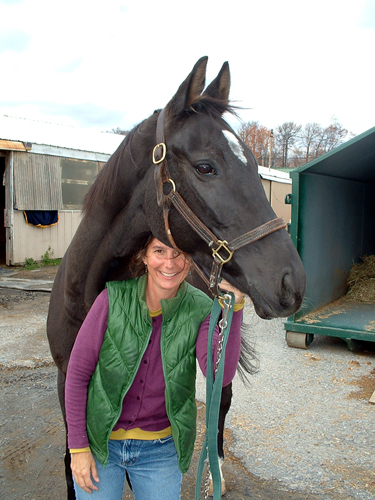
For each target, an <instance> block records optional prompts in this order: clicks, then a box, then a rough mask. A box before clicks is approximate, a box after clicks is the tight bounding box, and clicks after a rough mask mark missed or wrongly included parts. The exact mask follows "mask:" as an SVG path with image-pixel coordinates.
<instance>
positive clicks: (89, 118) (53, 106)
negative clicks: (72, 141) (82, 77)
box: [0, 100, 125, 130]
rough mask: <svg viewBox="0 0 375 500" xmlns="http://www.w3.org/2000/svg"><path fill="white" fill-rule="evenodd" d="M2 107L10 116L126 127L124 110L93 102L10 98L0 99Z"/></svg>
mask: <svg viewBox="0 0 375 500" xmlns="http://www.w3.org/2000/svg"><path fill="white" fill-rule="evenodd" d="M0 109H1V110H2V111H1V114H6V115H9V116H15V117H23V118H29V119H35V117H36V116H39V117H40V118H39V119H41V120H43V121H53V122H55V123H60V124H66V125H74V124H76V125H79V126H80V127H97V128H101V129H105V130H107V129H112V128H116V127H120V128H124V122H125V114H124V112H122V111H118V110H116V109H109V108H107V107H104V106H99V105H97V104H93V103H80V104H61V103H58V102H48V101H47V102H46V101H31V100H29V101H22V100H17V101H9V100H8V101H0ZM48 117H49V118H48ZM69 117H72V118H69ZM73 117H74V118H73Z"/></svg>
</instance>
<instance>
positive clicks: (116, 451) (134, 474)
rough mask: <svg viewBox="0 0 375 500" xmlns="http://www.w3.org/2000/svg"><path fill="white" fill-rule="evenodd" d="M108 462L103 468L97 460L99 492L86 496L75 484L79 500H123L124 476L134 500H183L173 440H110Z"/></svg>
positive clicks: (170, 438) (169, 437)
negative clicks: (181, 499)
mask: <svg viewBox="0 0 375 500" xmlns="http://www.w3.org/2000/svg"><path fill="white" fill-rule="evenodd" d="M108 447H109V460H108V464H107V466H106V467H103V466H102V465H101V464H100V462H98V460H97V459H96V458H95V462H96V466H97V469H98V475H99V483H95V481H93V482H94V484H96V486H97V487H98V491H93V492H92V493H91V494H90V493H86V492H85V491H83V489H82V488H80V487H79V486H78V485H76V484H74V488H75V491H76V497H77V500H121V499H122V496H123V491H124V485H125V474H126V472H127V473H128V475H129V478H130V482H131V485H132V489H133V493H134V498H135V500H180V496H181V481H182V475H181V472H180V469H179V467H178V458H177V452H176V448H175V445H174V441H173V438H172V436H168V437H166V438H163V439H156V440H154V441H141V440H138V439H125V440H123V441H120V440H118V441H117V440H110V441H109V445H108Z"/></svg>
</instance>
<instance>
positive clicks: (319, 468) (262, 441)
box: [0, 271, 375, 500]
mask: <svg viewBox="0 0 375 500" xmlns="http://www.w3.org/2000/svg"><path fill="white" fill-rule="evenodd" d="M22 277H26V278H31V277H32V278H34V279H35V278H37V277H38V278H43V279H45V280H48V279H53V277H54V276H53V275H52V276H50V274H48V273H46V271H44V272H36V273H33V274H31V273H30V275H26V274H23V276H22ZM48 300H49V294H47V293H45V294H43V293H41V292H37V293H35V292H30V291H19V290H18V291H16V290H3V291H2V293H1V300H0V316H1V321H0V323H1V335H0V372H1V369H2V370H6V371H3V375H5V374H6V373H7V376H6V377H5V378H3V377H2V376H1V378H2V380H3V382H5V381H6V380H7V377H8V376H9V377H12V376H13V375H12V371H13V370H15V369H16V371H17V373H23V372H19V370H22V369H25V368H26V369H30V368H41V370H42V371H41V372H40V373H42V374H43V373H44V371H43V370H45V369H46V368H47V367H48V369H52V361H51V357H50V354H49V348H48V343H47V341H46V338H45V317H46V312H47V308H48ZM245 318H246V322H247V323H248V324H249V325H250V331H251V334H250V335H251V339H252V340H253V342H254V344H255V348H256V350H257V353H258V356H259V358H260V370H259V372H258V373H257V374H256V375H254V376H252V377H251V379H250V383H249V385H248V386H244V385H243V383H242V382H241V381H240V379H238V378H236V379H235V381H234V398H233V402H232V408H231V410H230V412H229V414H228V417H227V421H226V424H227V430H226V434H225V435H226V449H227V459H228V461H227V465H226V467H229V466H230V464H233V460H234V459H237V460H239V461H240V462H241V463H242V464H243V466H244V469H243V470H242V471H241V469H239V468H236V469H233V468H232V465H231V469H228V476H229V474H231V476H229V477H231V478H232V490H231V491H230V492H229V493H228V499H230V498H233V499H235V500H239V499H241V500H243V499H245V498H246V499H250V498H260V499H264V500H270V499H271V498H276V499H278V500H280V499H281V498H309V499H313V498H314V499H316V500H318V499H319V500H320V499H332V500H348V499H360V500H370V499H374V498H375V473H374V470H373V469H374V467H373V454H374V450H375V435H374V433H373V432H372V430H373V420H374V412H375V407H374V405H372V404H370V403H369V402H368V400H369V398H370V396H371V395H372V393H373V392H374V390H375V343H362V344H361V345H360V348H359V349H357V350H356V351H354V352H351V351H349V350H348V348H347V346H346V344H345V343H344V342H343V341H341V340H340V339H334V338H329V337H321V336H316V338H315V340H314V342H313V343H312V344H311V345H310V347H309V349H308V350H299V349H291V348H289V347H287V345H286V342H285V339H284V337H285V332H284V328H283V322H282V320H279V319H277V320H272V321H263V320H261V319H260V318H258V317H257V316H256V315H255V314H254V311H253V308H252V306H251V305H250V304H247V305H246V308H245ZM5 338H7V342H6V344H4V343H1V342H2V340H1V339H3V342H4V339H5ZM25 353H27V356H25ZM43 367H44V368H43ZM9 369H10V370H9ZM32 372H33V370H32V371H31V372H30V374H31V373H32ZM13 373H14V376H16V372H13ZM48 373H49V372H48ZM0 375H1V373H0ZM16 378H17V377H16ZM46 380H47V379H46ZM15 382H16V379H15V381H14V383H15ZM41 383H42V382H41ZM2 385H3V384H2ZM13 385H14V384H13V383H12V384H11V385H9V386H8V385H7V386H6V387H12V386H13ZM53 385H54V381H53ZM14 389H16V390H17V391H18V390H20V389H18V388H17V384H15V386H14ZM27 389H28V386H27ZM4 390H5V389H4ZM7 390H8V389H7ZM53 390H54V389H53ZM28 392H30V391H28ZM52 392H53V391H51V393H52ZM204 393H205V383H204V380H203V377H199V379H198V393H197V396H198V399H199V400H200V401H204ZM9 398H10V399H9V401H11V399H12V396H11V394H9ZM54 399H55V396H54ZM7 404H9V403H6V406H5V407H3V409H6V408H7ZM32 404H35V402H33V403H32ZM54 404H55V406H56V409H55V410H54V411H57V413H56V415H57V416H56V419H57V420H58V423H59V425H60V427H61V422H60V420H59V418H60V417H59V410H58V408H57V401H55V403H54ZM50 411H52V410H49V409H48V411H47V410H46V412H47V413H48V415H49V417H50V416H51V415H52V413H49V412H50ZM51 418H52V417H51ZM53 418H55V416H54V417H53ZM57 420H56V421H57ZM2 424H3V425H5V424H6V421H3V422H2ZM46 425H47V427H48V428H49V427H50V426H51V425H52V424H51V423H50V422H49V421H48V422H47V424H46ZM53 425H55V423H54V422H53ZM0 427H1V425H0ZM61 432H62V431H61ZM0 434H1V433H0ZM60 441H61V438H60V437H59V440H58V442H60ZM42 444H43V443H42ZM12 463H13V462H12ZM22 463H23V462H22ZM21 465H22V464H21ZM22 466H23V465H22ZM58 467H59V466H58ZM53 470H54V469H53ZM59 470H60V469H59ZM232 471H233V472H232ZM60 473H61V471H60ZM241 474H242V478H243V479H242V482H243V483H244V482H245V480H246V481H249V478H250V476H252V475H253V474H254V475H255V476H256V477H257V478H259V480H260V481H261V482H262V481H263V482H264V483H259V484H260V485H263V484H264V488H265V489H263V490H258V489H256V487H257V486H256V484H255V483H254V480H251V481H252V483H251V484H250V483H249V484H250V485H249V486H248V485H246V487H244V491H245V489H246V488H247V489H246V491H247V492H248V493H246V494H244V493H241V494H239V493H238V490H237V489H236V488H237V486H238V485H239V484H241V483H240V481H241V480H240V477H241ZM0 479H1V478H0ZM0 482H1V481H0ZM262 487H263V486H262ZM275 488H277V490H280V493H277V490H276V489H275ZM0 490H1V487H0ZM250 492H251V493H250ZM0 498H2V496H1V493H0ZM9 498H12V499H13V498H23V497H22V495H21V496H16V495H15V496H14V497H9ZM24 498H26V497H25V496H24ZM40 498H45V497H40ZM55 498H58V496H57V495H55ZM7 500H8V498H7Z"/></svg>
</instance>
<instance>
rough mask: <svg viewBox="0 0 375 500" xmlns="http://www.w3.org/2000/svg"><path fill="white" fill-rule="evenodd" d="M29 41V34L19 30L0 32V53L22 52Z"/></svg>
mask: <svg viewBox="0 0 375 500" xmlns="http://www.w3.org/2000/svg"><path fill="white" fill-rule="evenodd" d="M30 43H31V35H30V34H28V33H25V32H23V31H20V30H5V31H3V32H0V53H2V52H8V51H9V52H23V51H25V50H27V49H28V47H29V45H30Z"/></svg>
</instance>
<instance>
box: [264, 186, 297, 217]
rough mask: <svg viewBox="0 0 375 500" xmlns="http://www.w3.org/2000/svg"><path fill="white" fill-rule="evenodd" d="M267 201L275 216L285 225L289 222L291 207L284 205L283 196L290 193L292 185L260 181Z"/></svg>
mask: <svg viewBox="0 0 375 500" xmlns="http://www.w3.org/2000/svg"><path fill="white" fill-rule="evenodd" d="M261 181H262V184H263V187H264V190H265V192H266V196H267V199H268V201H269V202H270V203H271V207H272V208H273V209H274V211H275V214H276V215H277V216H278V217H281V218H282V219H283V220H284V222H286V223H287V224H288V223H289V222H290V220H291V216H292V215H291V205H286V204H285V196H286V195H287V194H290V193H291V192H292V185H291V184H286V183H283V182H277V181H270V180H268V179H261Z"/></svg>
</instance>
